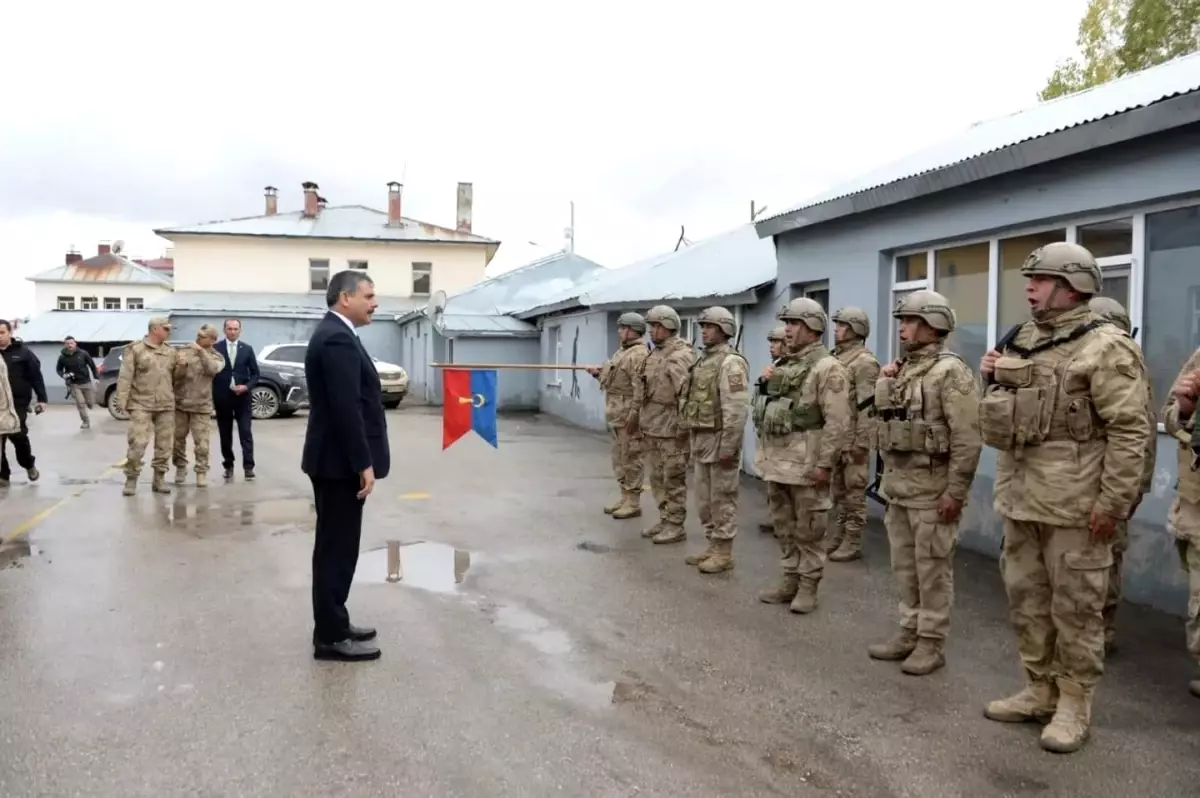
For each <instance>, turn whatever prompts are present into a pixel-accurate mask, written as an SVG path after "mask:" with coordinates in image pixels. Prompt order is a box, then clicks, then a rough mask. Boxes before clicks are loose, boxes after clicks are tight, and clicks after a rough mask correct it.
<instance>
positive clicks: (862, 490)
mask: <svg viewBox="0 0 1200 798" xmlns="http://www.w3.org/2000/svg"><path fill="white" fill-rule="evenodd" d="M869 463H870V459H869V458H868V459H867V460H864V461H863V462H861V463H856V462H854V460H853V459H852V458H851V456H850V453H849V452H844V453H843V454H842V456H841V457H839V458H838V462H837V465H835V466H834V467H833V476H832V477H831V478H830V487H831V488H832V490H833V528H832V529H831V530H830V532H832V533H833V541H831V543H832V542H837V543H840V542H841V541H842V538H848V539H849V540H851V541H853V542H858V541H860V540H862V533H863V529H864V528H865V527H866V526H867V474H868V473H870V470H871V466H870V465H869Z"/></svg>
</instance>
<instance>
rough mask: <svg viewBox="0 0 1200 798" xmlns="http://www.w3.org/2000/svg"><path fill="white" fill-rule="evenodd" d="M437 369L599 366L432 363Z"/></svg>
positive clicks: (566, 369)
mask: <svg viewBox="0 0 1200 798" xmlns="http://www.w3.org/2000/svg"><path fill="white" fill-rule="evenodd" d="M429 365H430V366H432V367H433V368H435V369H539V370H543V369H544V370H547V371H554V370H556V369H557V370H562V371H587V370H588V369H591V368H597V369H598V368H600V367H599V366H575V365H566V366H564V365H561V364H560V365H549V364H543V363H430V364H429Z"/></svg>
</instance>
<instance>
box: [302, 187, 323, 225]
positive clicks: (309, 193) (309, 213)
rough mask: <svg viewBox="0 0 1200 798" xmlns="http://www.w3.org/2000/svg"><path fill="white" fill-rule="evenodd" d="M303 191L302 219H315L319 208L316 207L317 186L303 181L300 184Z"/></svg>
mask: <svg viewBox="0 0 1200 798" xmlns="http://www.w3.org/2000/svg"><path fill="white" fill-rule="evenodd" d="M300 185H301V187H303V189H304V218H306V219H315V218H317V213H318V212H319V211H320V208H318V207H317V184H316V183H314V182H312V181H311V180H305V181H304V182H303V183H301V184H300Z"/></svg>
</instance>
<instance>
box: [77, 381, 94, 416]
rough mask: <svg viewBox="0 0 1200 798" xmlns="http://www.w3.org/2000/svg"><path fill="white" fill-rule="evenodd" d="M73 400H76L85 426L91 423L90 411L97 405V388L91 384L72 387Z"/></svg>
mask: <svg viewBox="0 0 1200 798" xmlns="http://www.w3.org/2000/svg"><path fill="white" fill-rule="evenodd" d="M71 398H72V399H74V400H75V409H76V410H78V411H79V420H80V421H82V422H83V423H84V424H87V423H89V422H88V411H89V410H91V409H92V405H94V404H95V403H96V389H95V386H93V385H92V383H90V382H89V383H88V384H87V385H72V386H71Z"/></svg>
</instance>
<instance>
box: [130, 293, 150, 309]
mask: <svg viewBox="0 0 1200 798" xmlns="http://www.w3.org/2000/svg"><path fill="white" fill-rule="evenodd" d="M125 309H126V310H145V309H146V300H145V299H143V298H142V297H140V296H127V297H125Z"/></svg>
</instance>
